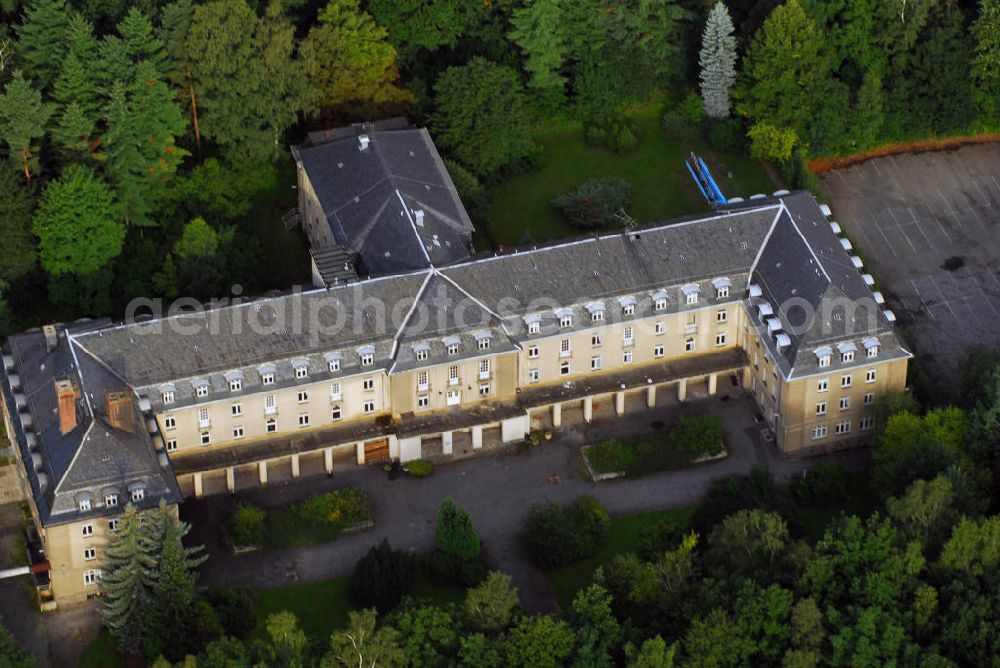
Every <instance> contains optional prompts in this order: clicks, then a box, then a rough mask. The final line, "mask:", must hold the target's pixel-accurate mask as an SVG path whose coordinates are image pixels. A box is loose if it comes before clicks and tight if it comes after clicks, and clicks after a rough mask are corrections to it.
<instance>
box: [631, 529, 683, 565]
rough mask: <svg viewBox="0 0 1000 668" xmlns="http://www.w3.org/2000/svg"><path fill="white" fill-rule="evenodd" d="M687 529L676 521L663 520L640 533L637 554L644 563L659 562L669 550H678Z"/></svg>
mask: <svg viewBox="0 0 1000 668" xmlns="http://www.w3.org/2000/svg"><path fill="white" fill-rule="evenodd" d="M686 531H687V530H686V528H685V527H684V526H683V525H681V524H679V523H677V521H676V520H672V519H663V520H660V521H659V522H657V523H656V524H653V525H652V526H647V527H643V528H642V529H641V530H640V531H639V542H638V548H637V550H636V551H637V552H638V554H639V556H640V557H642V559H643V561H657V560H658V559H660V558H661V557H662V556H663V553H664V552H666V551H667V550H673V549H676V548H677V546H678V545H680V544H681V539H683V538H684V534H685V533H686Z"/></svg>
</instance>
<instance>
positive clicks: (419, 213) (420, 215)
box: [413, 209, 424, 227]
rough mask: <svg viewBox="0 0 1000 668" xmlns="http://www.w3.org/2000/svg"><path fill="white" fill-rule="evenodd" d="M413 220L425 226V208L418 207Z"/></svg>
mask: <svg viewBox="0 0 1000 668" xmlns="http://www.w3.org/2000/svg"><path fill="white" fill-rule="evenodd" d="M413 222H415V223H416V224H417V225H419V226H420V227H423V226H424V210H423V209H416V210H415V211H414V212H413Z"/></svg>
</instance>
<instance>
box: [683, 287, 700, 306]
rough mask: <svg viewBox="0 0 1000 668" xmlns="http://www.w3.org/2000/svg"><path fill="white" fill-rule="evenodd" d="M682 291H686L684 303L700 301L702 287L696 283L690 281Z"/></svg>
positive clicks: (689, 303)
mask: <svg viewBox="0 0 1000 668" xmlns="http://www.w3.org/2000/svg"><path fill="white" fill-rule="evenodd" d="M681 292H683V293H684V303H685V304H688V305H691V304H697V303H698V293H699V292H701V289H700V288H699V287H698V286H697V285H695V284H694V283H689V284H687V285H685V286H684V287H683V288H681Z"/></svg>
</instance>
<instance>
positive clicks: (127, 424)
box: [104, 392, 135, 432]
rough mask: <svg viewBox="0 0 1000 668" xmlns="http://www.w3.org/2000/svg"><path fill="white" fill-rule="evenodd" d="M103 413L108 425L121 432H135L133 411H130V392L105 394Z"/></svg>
mask: <svg viewBox="0 0 1000 668" xmlns="http://www.w3.org/2000/svg"><path fill="white" fill-rule="evenodd" d="M104 412H105V413H106V414H107V416H108V424H110V425H111V426H112V427H114V428H115V429H121V430H122V431H128V432H133V431H135V411H134V410H133V409H132V393H131V392H105V393H104Z"/></svg>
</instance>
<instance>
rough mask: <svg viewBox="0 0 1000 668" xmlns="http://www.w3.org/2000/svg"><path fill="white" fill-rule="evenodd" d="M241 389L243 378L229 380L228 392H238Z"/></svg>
mask: <svg viewBox="0 0 1000 668" xmlns="http://www.w3.org/2000/svg"><path fill="white" fill-rule="evenodd" d="M242 389H243V379H242V378H233V379H232V380H231V381H229V391H230V392H239V391H240V390H242Z"/></svg>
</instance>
